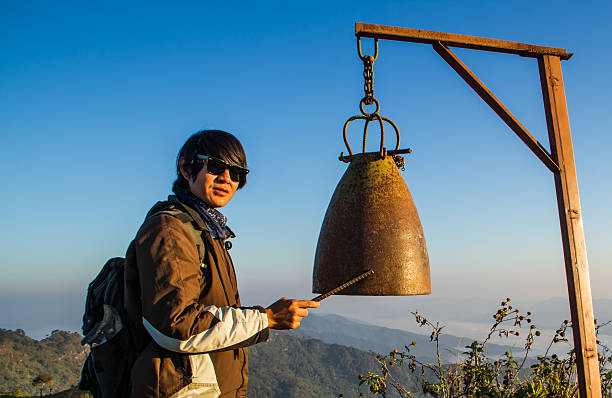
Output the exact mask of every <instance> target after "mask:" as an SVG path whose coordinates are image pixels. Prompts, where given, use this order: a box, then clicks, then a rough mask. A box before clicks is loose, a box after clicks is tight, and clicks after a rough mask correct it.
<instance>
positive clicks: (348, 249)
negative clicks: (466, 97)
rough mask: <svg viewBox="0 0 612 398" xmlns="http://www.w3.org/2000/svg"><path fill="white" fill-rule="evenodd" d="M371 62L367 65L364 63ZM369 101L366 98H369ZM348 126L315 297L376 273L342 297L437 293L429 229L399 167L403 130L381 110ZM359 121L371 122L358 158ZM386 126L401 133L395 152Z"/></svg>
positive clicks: (322, 239)
mask: <svg viewBox="0 0 612 398" xmlns="http://www.w3.org/2000/svg"><path fill="white" fill-rule="evenodd" d="M364 63H365V61H364ZM364 99H366V98H364ZM364 99H362V102H361V103H360V108H361V111H362V113H363V116H353V117H351V118H350V119H349V120H348V121H347V122H346V124H345V125H344V142H345V144H346V147H347V149H348V152H349V155H348V156H344V154H341V155H340V160H342V161H345V162H348V163H349V167H348V169H347V170H346V172H345V173H344V175H343V176H342V179H341V180H340V182H339V183H338V186H337V187H336V190H335V191H334V194H333V196H332V198H331V201H330V203H329V207H328V208H327V212H326V213H325V218H324V220H323V225H322V226H321V232H320V234H319V241H318V243H317V249H316V254H315V260H314V271H313V282H312V291H313V293H325V292H327V291H329V290H332V289H334V288H335V287H337V286H338V285H341V284H342V283H344V282H346V281H347V280H349V279H351V278H353V277H355V276H357V275H360V274H361V273H363V272H366V271H368V270H370V269H371V270H373V271H374V274H373V275H370V276H369V277H367V278H365V279H364V280H362V281H360V282H358V283H356V284H354V285H352V286H350V287H348V288H346V289H345V290H342V292H341V293H340V294H346V295H362V296H400V295H418V294H430V293H431V280H430V272H429V257H428V255H427V247H426V245H425V237H424V235H423V227H422V226H421V221H420V220H419V215H418V213H417V210H416V207H415V205H414V202H413V200H412V196H411V194H410V191H409V190H408V186H407V185H406V182H405V181H404V179H403V178H402V176H401V174H400V172H399V170H398V167H400V166H402V167H403V160H404V159H403V158H401V157H399V154H401V153H409V152H410V150H409V149H408V150H399V149H398V148H399V141H400V137H399V130H398V129H397V126H396V125H395V124H394V123H393V122H392V121H391V120H389V119H387V118H385V117H382V116H380V115H378V108H379V104H378V101H377V100H376V99H375V98H373V97H372V99H371V100H372V103H375V105H376V111H375V112H373V113H371V114H370V113H366V112H364V110H363V104H364ZM355 119H364V120H366V125H365V128H364V140H363V153H360V154H353V153H352V151H351V149H350V146H349V144H348V140H347V138H346V129H347V126H348V124H349V123H351V122H352V121H353V120H355ZM373 120H376V121H378V122H379V123H380V130H381V144H380V151H376V152H366V149H365V148H366V138H367V130H368V124H369V123H370V122H371V121H373ZM383 121H386V122H389V123H390V124H391V125H392V126H393V127H394V129H395V132H396V137H397V144H396V147H395V150H392V151H387V150H386V149H385V148H384V146H383V145H384V126H383Z"/></svg>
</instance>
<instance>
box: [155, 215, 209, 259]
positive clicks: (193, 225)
mask: <svg viewBox="0 0 612 398" xmlns="http://www.w3.org/2000/svg"><path fill="white" fill-rule="evenodd" d="M180 207H182V206H177V205H175V204H173V203H170V204H168V206H167V207H166V208H165V209H161V210H159V211H158V212H156V213H153V214H151V215H150V216H149V217H152V216H155V215H160V214H167V215H169V216H172V217H175V218H176V219H178V220H179V221H180V222H182V223H183V225H184V226H185V228H187V230H188V231H189V233H190V234H191V236H192V237H193V240H194V241H195V242H196V248H197V249H198V258H199V260H200V265H202V264H203V261H204V255H205V254H206V246H205V245H204V240H203V239H202V233H204V231H203V230H201V229H200V227H199V225H198V223H197V221H196V220H194V219H193V217H192V216H191V214H190V213H189V212H187V211H186V210H185V209H181V208H180Z"/></svg>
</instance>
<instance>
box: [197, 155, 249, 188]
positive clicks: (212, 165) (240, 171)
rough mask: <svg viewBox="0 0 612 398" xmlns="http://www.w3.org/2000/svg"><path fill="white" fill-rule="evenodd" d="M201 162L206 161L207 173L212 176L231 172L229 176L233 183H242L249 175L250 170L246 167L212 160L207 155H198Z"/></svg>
mask: <svg viewBox="0 0 612 398" xmlns="http://www.w3.org/2000/svg"><path fill="white" fill-rule="evenodd" d="M197 158H198V159H199V160H206V171H207V172H208V173H209V174H212V175H216V176H217V175H219V174H222V173H223V172H224V171H225V170H226V169H227V170H229V175H230V178H231V179H232V181H234V182H240V181H241V179H242V178H244V176H246V175H247V174H249V170H248V169H245V168H244V167H240V166H235V165H232V164H228V163H226V162H224V161H223V160H221V159H217V158H211V157H210V156H206V155H197Z"/></svg>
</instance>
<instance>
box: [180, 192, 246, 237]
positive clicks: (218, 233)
mask: <svg viewBox="0 0 612 398" xmlns="http://www.w3.org/2000/svg"><path fill="white" fill-rule="evenodd" d="M176 197H177V198H178V199H179V200H180V201H181V202H183V203H185V204H186V205H188V206H189V207H192V208H193V209H195V210H196V211H197V212H198V214H199V215H200V216H201V217H202V219H203V220H204V223H205V224H206V227H207V228H208V230H209V231H210V236H211V237H212V238H220V239H227V238H234V237H236V235H235V234H234V232H232V230H231V229H229V227H228V226H227V217H225V216H224V215H223V214H222V213H221V212H220V211H219V210H217V209H213V208H212V207H210V206H209V205H208V204H206V203H205V202H203V201H201V200H200V199H199V198H197V197H196V196H195V195H194V194H192V193H191V192H177V193H176Z"/></svg>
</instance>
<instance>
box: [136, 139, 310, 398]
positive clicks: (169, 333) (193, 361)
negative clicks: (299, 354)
mask: <svg viewBox="0 0 612 398" xmlns="http://www.w3.org/2000/svg"><path fill="white" fill-rule="evenodd" d="M246 167H247V162H246V155H245V153H244V150H243V148H242V145H241V144H240V142H239V141H238V139H236V137H234V136H233V135H231V134H229V133H226V132H223V131H219V130H204V131H200V132H198V133H196V134H194V135H193V136H191V137H190V138H189V139H188V140H187V142H185V144H184V145H183V147H182V148H181V150H180V152H179V155H178V157H177V180H176V181H175V182H174V185H173V188H172V190H173V191H174V193H175V196H170V197H169V198H168V201H165V202H159V203H157V204H156V205H155V206H153V208H152V209H151V210H150V211H149V213H148V215H147V217H146V220H145V222H144V223H143V225H142V226H141V228H140V230H139V231H138V233H137V235H136V238H135V239H134V240H133V241H132V243H131V244H130V247H129V248H128V252H127V255H126V259H127V263H126V269H125V284H126V285H125V295H126V297H125V300H124V302H125V310H126V313H127V316H128V321H129V323H130V330H131V335H132V340H133V341H134V344H135V345H136V349H137V351H138V352H139V355H138V357H137V358H136V361H135V363H134V366H133V369H132V373H131V396H132V397H138V398H140V397H172V398H183V397H218V396H221V397H223V398H225V397H246V391H247V375H248V370H247V366H248V361H247V348H246V347H247V346H249V345H253V344H256V343H258V342H261V341H264V340H266V339H267V338H268V334H269V328H272V329H292V328H296V327H298V326H299V325H300V321H301V319H302V317H304V316H307V315H308V310H307V308H316V307H318V305H319V303H317V302H313V301H309V300H290V299H286V298H282V299H280V300H278V301H277V302H275V303H274V304H272V305H271V306H269V307H268V308H266V309H264V308H262V307H250V308H249V307H241V304H240V298H239V295H238V287H237V282H236V274H235V271H234V266H233V263H232V259H231V258H230V256H229V253H228V250H229V249H230V248H231V243H230V242H229V241H227V239H228V238H233V237H234V236H235V235H234V234H233V232H232V231H231V229H229V227H227V225H226V218H225V217H224V216H223V215H222V214H221V213H220V212H219V211H218V210H217V209H219V208H221V207H223V206H225V205H227V203H229V201H230V200H231V199H232V198H233V196H234V194H235V193H236V191H237V190H238V189H240V188H242V187H243V186H244V185H245V184H246V177H247V174H248V172H249V171H248V170H247V168H246Z"/></svg>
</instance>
